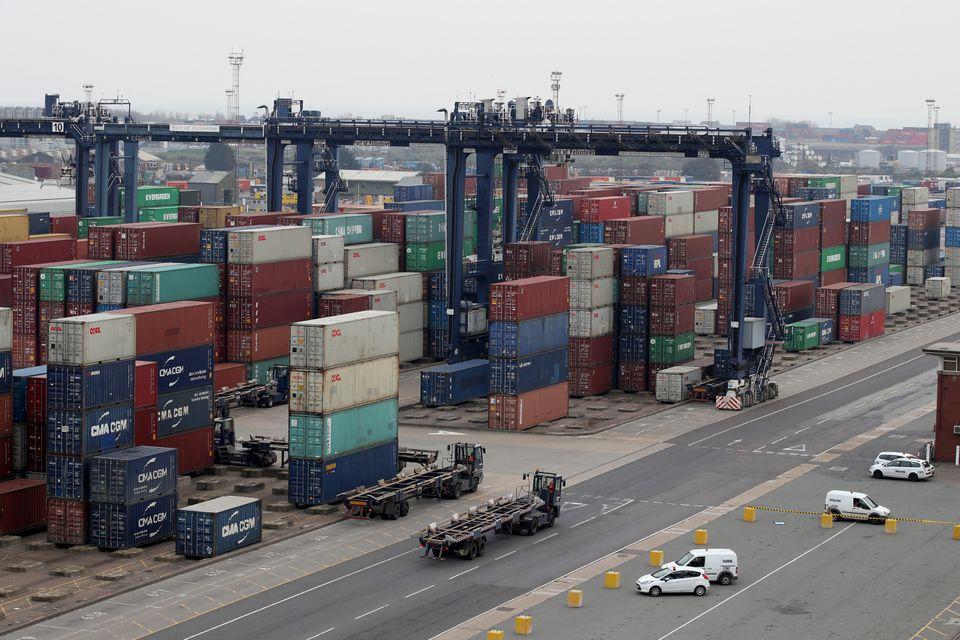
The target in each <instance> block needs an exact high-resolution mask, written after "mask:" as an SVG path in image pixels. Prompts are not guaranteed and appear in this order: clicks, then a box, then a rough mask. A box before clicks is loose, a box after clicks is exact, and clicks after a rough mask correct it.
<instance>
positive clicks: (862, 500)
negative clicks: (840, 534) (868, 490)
mask: <svg viewBox="0 0 960 640" xmlns="http://www.w3.org/2000/svg"><path fill="white" fill-rule="evenodd" d="M823 502H824V504H823V509H824V511H826V512H827V513H830V514H833V517H834V518H835V519H839V518H853V519H858V520H862V519H866V520H868V521H870V522H876V523H880V522H883V521H884V520H886V519H887V518H888V517H889V516H890V509H887V508H886V507H884V506H881V505H879V504H877V503H876V502H875V501H874V500H873V499H872V498H871V497H870V496H868V495H867V494H865V493H860V492H858V491H837V490H834V491H828V492H827V497H826V498H825V499H824V501H823Z"/></svg>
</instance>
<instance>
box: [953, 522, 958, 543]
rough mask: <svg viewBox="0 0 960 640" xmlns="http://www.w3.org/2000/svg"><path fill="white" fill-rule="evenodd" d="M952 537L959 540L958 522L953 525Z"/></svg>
mask: <svg viewBox="0 0 960 640" xmlns="http://www.w3.org/2000/svg"><path fill="white" fill-rule="evenodd" d="M953 539H954V540H960V524H955V525H953Z"/></svg>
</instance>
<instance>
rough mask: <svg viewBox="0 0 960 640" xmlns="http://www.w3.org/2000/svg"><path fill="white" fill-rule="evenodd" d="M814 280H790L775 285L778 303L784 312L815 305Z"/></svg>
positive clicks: (774, 289)
mask: <svg viewBox="0 0 960 640" xmlns="http://www.w3.org/2000/svg"><path fill="white" fill-rule="evenodd" d="M813 290H814V286H813V282H812V281H810V280H788V281H787V282H780V283H778V284H775V285H773V291H774V294H775V295H776V297H777V305H778V306H779V307H780V311H781V312H783V313H790V312H791V311H797V310H799V309H806V308H807V307H812V306H813Z"/></svg>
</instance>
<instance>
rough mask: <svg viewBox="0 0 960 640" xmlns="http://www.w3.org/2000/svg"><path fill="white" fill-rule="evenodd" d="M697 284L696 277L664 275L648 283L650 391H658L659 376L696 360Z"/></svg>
mask: <svg viewBox="0 0 960 640" xmlns="http://www.w3.org/2000/svg"><path fill="white" fill-rule="evenodd" d="M694 286H695V280H694V276H692V275H679V274H670V273H667V274H663V275H657V276H653V277H651V278H650V279H649V281H648V288H649V297H650V303H649V304H650V306H649V318H650V340H649V352H648V358H647V360H648V365H647V387H648V388H650V389H651V390H655V386H656V380H657V372H658V371H660V370H662V369H667V368H670V367H673V366H675V365H678V364H682V363H684V362H688V361H690V360H693V357H694V340H695V338H696V336H695V334H694V332H693V311H694V296H695V289H694Z"/></svg>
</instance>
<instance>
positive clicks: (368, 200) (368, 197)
mask: <svg viewBox="0 0 960 640" xmlns="http://www.w3.org/2000/svg"><path fill="white" fill-rule="evenodd" d="M363 202H364V204H366V205H367V206H368V207H369V206H371V205H372V204H373V196H371V195H366V196H363Z"/></svg>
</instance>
